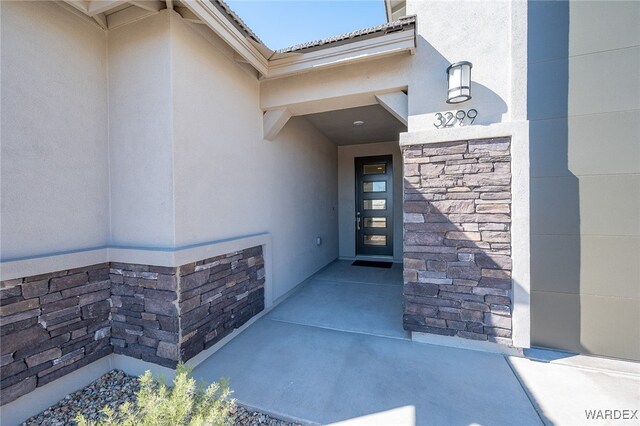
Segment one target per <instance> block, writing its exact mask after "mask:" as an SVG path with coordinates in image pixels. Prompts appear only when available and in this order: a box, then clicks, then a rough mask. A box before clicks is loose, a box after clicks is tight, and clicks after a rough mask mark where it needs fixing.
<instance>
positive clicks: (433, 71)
mask: <svg viewBox="0 0 640 426" xmlns="http://www.w3.org/2000/svg"><path fill="white" fill-rule="evenodd" d="M417 44H418V47H417V49H416V50H417V51H418V52H420V57H421V58H422V59H421V62H420V64H421V65H420V66H419V67H418V69H423V68H424V69H426V70H428V71H425V72H424V75H425V76H429V77H428V78H424V79H423V78H414V79H413V81H415V82H417V83H419V84H420V90H421V91H422V92H424V93H428V94H430V96H422V97H416V96H414V97H409V110H410V115H424V114H435V113H437V112H443V111H455V110H458V109H462V110H464V111H468V110H470V109H476V110H477V111H478V118H477V119H476V120H475V121H474V124H481V125H486V124H491V123H499V122H501V121H502V116H503V114H506V112H507V104H506V103H505V101H504V100H503V99H502V98H501V97H500V96H499V95H498V94H497V93H495V92H494V91H493V90H491V89H490V88H488V87H487V86H485V85H483V84H480V83H478V82H476V81H474V80H473V78H474V71H473V70H472V71H471V78H472V84H471V95H472V98H471V100H469V101H467V102H465V103H464V104H463V105H458V106H456V105H455V104H448V103H446V97H447V75H446V70H447V67H448V66H449V65H451V64H452V63H453V62H457V61H461V60H467V59H469V58H445V57H444V56H443V55H442V54H440V52H438V50H437V49H436V48H434V47H433V46H432V45H431V43H429V42H428V41H427V40H426V39H425V38H424V37H422V36H418V40H417ZM474 66H478V65H477V64H474ZM431 76H434V77H431ZM409 90H411V87H409Z"/></svg>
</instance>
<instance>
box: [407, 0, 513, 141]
mask: <svg viewBox="0 0 640 426" xmlns="http://www.w3.org/2000/svg"><path fill="white" fill-rule="evenodd" d="M511 9H512V6H511V5H510V4H508V3H504V2H486V1H482V2H472V1H462V2H458V3H456V4H455V6H453V5H452V4H451V3H450V2H447V1H417V0H408V1H407V15H413V14H415V15H418V26H417V30H418V31H417V33H418V34H417V48H416V54H415V58H414V59H413V60H412V61H411V67H410V72H409V130H410V131H416V130H423V129H433V123H434V122H435V121H434V113H436V112H439V111H450V110H454V111H455V110H456V109H458V107H456V106H455V105H449V104H447V103H446V102H445V101H446V97H447V82H446V81H447V80H446V69H447V67H448V66H449V65H450V64H452V63H454V62H458V61H470V62H471V63H473V68H472V71H471V76H472V80H473V85H472V99H471V100H470V101H468V102H465V103H464V104H461V105H459V108H460V109H464V110H468V109H470V108H475V109H477V111H478V117H477V119H476V121H475V122H474V124H487V123H496V122H502V121H510V116H509V114H508V112H509V111H508V110H509V103H510V101H511V99H510V93H511V88H512V85H513V81H512V80H511V75H513V74H517V72H516V73H513V71H515V70H512V69H511V44H512V42H513V37H512V33H511V18H512V15H511V12H512V11H511ZM522 69H524V64H522Z"/></svg>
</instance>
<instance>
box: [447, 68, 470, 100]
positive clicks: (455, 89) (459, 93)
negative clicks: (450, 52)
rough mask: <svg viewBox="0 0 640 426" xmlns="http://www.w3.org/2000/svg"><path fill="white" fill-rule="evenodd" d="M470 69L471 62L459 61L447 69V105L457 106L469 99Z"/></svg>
mask: <svg viewBox="0 0 640 426" xmlns="http://www.w3.org/2000/svg"><path fill="white" fill-rule="evenodd" d="M471 67H473V64H472V63H471V62H467V61H461V62H456V63H455V64H451V65H449V67H448V68H447V80H448V82H449V91H448V92H447V103H448V104H459V103H460V102H464V101H468V100H469V99H471Z"/></svg>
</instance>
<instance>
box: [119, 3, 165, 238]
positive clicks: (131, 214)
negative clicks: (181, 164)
mask: <svg viewBox="0 0 640 426" xmlns="http://www.w3.org/2000/svg"><path fill="white" fill-rule="evenodd" d="M169 19H170V15H169V11H163V12H161V13H159V14H157V15H153V16H151V17H148V18H146V19H143V20H141V21H137V22H135V23H132V24H129V25H125V26H122V27H119V28H116V29H115V30H112V31H109V41H108V45H109V46H108V61H109V165H110V172H111V239H110V240H111V243H112V244H115V245H120V246H142V247H162V248H166V247H173V245H174V243H175V232H174V215H175V213H174V204H173V203H174V199H173V149H172V142H173V140H172V125H173V122H172V113H173V110H172V80H171V57H170V54H171V53H170V37H169V34H170V32H169Z"/></svg>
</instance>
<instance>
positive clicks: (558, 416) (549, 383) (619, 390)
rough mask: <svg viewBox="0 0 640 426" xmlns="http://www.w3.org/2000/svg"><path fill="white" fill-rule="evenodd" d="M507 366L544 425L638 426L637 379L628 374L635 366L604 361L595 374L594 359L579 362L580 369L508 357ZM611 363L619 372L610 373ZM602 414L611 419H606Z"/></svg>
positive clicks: (639, 379) (639, 400) (561, 362)
mask: <svg viewBox="0 0 640 426" xmlns="http://www.w3.org/2000/svg"><path fill="white" fill-rule="evenodd" d="M569 358H571V357H569ZM582 358H587V357H582ZM509 362H510V363H511V365H512V366H513V369H514V371H515V372H516V373H517V375H518V377H519V378H520V381H521V382H522V385H523V387H524V388H525V389H526V390H527V393H528V394H529V396H530V398H531V400H532V401H533V402H534V404H535V405H536V407H537V409H538V411H539V412H540V414H541V416H542V417H543V418H544V420H545V423H546V424H557V425H584V424H590V425H591V424H594V425H596V424H634V425H638V424H640V376H638V375H637V374H629V373H630V372H632V371H634V370H635V371H637V368H636V366H637V364H636V363H627V362H624V361H622V362H616V361H612V360H608V362H607V363H606V364H607V365H604V367H605V368H606V369H607V370H598V369H596V368H599V366H598V365H597V364H598V363H597V359H586V360H585V359H582V360H580V361H579V362H580V363H582V364H583V365H584V367H577V366H576V365H577V364H575V363H574V365H571V364H569V363H570V362H571V361H570V360H569V359H563V358H560V359H558V361H555V360H553V361H551V362H542V361H534V360H531V359H527V358H514V357H510V358H509ZM615 363H617V364H620V367H621V371H623V372H621V373H615V372H612V368H613V366H612V365H611V364H615ZM633 364H636V366H634V365H633ZM600 366H601V365H600ZM606 410H611V412H610V413H609V414H608V415H609V416H611V417H608V418H606V416H607V413H606ZM614 410H617V412H616V411H614ZM623 410H627V412H626V417H627V418H626V419H625V418H624V417H623V416H625V413H624V411H623ZM633 411H635V417H634V418H631V417H632V416H633ZM588 415H589V416H590V417H591V418H588V417H587V416H588ZM594 416H595V418H594ZM614 416H618V417H614Z"/></svg>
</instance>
